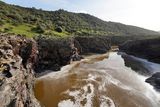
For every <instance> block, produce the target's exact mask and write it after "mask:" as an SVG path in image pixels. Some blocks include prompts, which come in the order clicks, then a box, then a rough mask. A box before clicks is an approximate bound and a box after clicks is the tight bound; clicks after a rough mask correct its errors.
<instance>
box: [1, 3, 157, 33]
mask: <svg viewBox="0 0 160 107" xmlns="http://www.w3.org/2000/svg"><path fill="white" fill-rule="evenodd" d="M0 31H1V32H9V33H17V34H26V35H30V36H33V35H36V34H45V35H56V36H65V35H118V36H119V35H122V36H123V35H124V36H129V35H157V34H158V33H157V32H154V31H151V30H146V29H143V28H139V27H135V26H128V25H124V24H121V23H114V22H106V21H103V20H101V19H98V18H96V17H94V16H91V15H89V14H83V13H72V12H67V11H64V10H58V11H43V10H40V9H39V10H38V9H35V8H24V7H20V6H15V5H9V4H6V3H4V2H2V1H0Z"/></svg>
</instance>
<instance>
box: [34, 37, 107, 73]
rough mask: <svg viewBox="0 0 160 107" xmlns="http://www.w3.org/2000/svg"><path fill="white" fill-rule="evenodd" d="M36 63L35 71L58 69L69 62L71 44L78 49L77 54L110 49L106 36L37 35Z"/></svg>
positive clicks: (102, 51) (103, 51)
mask: <svg viewBox="0 0 160 107" xmlns="http://www.w3.org/2000/svg"><path fill="white" fill-rule="evenodd" d="M36 41H37V43H38V50H39V55H38V63H37V66H36V72H43V71H45V70H55V71H56V70H59V69H60V67H61V66H64V65H66V64H69V63H70V58H71V56H72V53H71V51H72V48H71V45H73V44H74V46H75V47H76V48H77V50H78V54H80V55H82V54H88V53H105V52H107V51H108V50H109V49H110V40H109V39H107V37H74V38H63V39H62V38H46V37H38V38H37V39H36Z"/></svg>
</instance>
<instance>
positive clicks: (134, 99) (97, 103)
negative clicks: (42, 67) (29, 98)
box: [35, 52, 159, 107]
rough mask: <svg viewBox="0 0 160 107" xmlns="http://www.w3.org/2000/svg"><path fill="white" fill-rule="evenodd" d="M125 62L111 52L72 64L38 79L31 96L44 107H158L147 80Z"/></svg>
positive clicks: (155, 95)
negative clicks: (67, 106)
mask: <svg viewBox="0 0 160 107" xmlns="http://www.w3.org/2000/svg"><path fill="white" fill-rule="evenodd" d="M128 56H129V55H128ZM126 57H127V56H126ZM125 62H127V61H126V60H123V58H122V57H121V55H117V53H115V52H110V54H109V55H108V54H103V55H93V56H90V57H88V58H86V59H83V60H82V61H78V62H74V63H72V64H70V65H67V66H64V67H62V69H61V70H60V71H58V72H52V73H50V74H48V75H45V76H42V77H40V78H38V79H37V81H36V84H35V96H36V98H37V99H38V100H39V101H40V102H41V104H42V105H44V106H46V107H50V106H51V105H54V106H60V107H66V105H69V106H86V107H92V106H93V107H104V106H105V107H107V106H111V107H116V106H119V107H139V106H142V107H159V94H158V93H157V92H156V91H155V90H154V89H153V88H152V87H151V86H150V85H149V84H147V83H146V82H145V79H146V78H147V77H145V76H142V75H139V74H138V73H136V72H135V71H134V70H132V69H131V68H130V67H127V66H126V65H125ZM133 62H134V61H133ZM134 63H135V62H134ZM136 64H137V67H139V68H141V67H142V66H145V65H139V63H136ZM149 68H150V67H149ZM124 77H125V78H124ZM134 79H136V81H133V80H134ZM59 84H63V85H59ZM51 92H52V93H51ZM126 99H127V102H126ZM102 105H103V106H102Z"/></svg>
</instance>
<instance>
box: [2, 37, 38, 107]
mask: <svg viewBox="0 0 160 107" xmlns="http://www.w3.org/2000/svg"><path fill="white" fill-rule="evenodd" d="M34 49H36V44H35V42H34V41H33V40H27V39H25V38H23V37H20V36H19V37H18V36H16V37H15V36H7V35H0V106H1V107H40V104H39V102H38V101H37V100H36V98H35V97H34V93H33V90H32V89H33V85H34V78H35V77H34V72H33V66H34V65H33V63H34V61H35V60H36V51H35V50H34Z"/></svg>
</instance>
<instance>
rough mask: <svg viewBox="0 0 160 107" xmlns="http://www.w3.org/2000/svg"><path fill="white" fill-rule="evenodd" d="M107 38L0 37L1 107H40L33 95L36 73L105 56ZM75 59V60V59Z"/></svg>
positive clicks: (108, 46) (107, 46)
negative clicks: (92, 55) (89, 55)
mask: <svg viewBox="0 0 160 107" xmlns="http://www.w3.org/2000/svg"><path fill="white" fill-rule="evenodd" d="M109 49H110V40H109V39H107V38H106V37H94V38H93V37H76V38H63V39H62V38H46V37H38V38H36V39H27V38H25V37H23V36H21V35H16V36H15V35H8V34H1V35H0V95H1V96H0V104H1V106H2V107H40V104H39V102H38V101H37V100H36V99H35V97H34V93H33V90H32V89H33V87H34V80H35V72H36V74H40V72H44V71H46V70H55V71H56V70H59V69H60V67H61V66H63V65H66V64H69V63H70V61H71V60H72V61H73V60H80V59H81V58H82V57H81V55H80V54H87V53H105V52H107V51H108V50H109ZM72 58H73V59H72Z"/></svg>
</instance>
